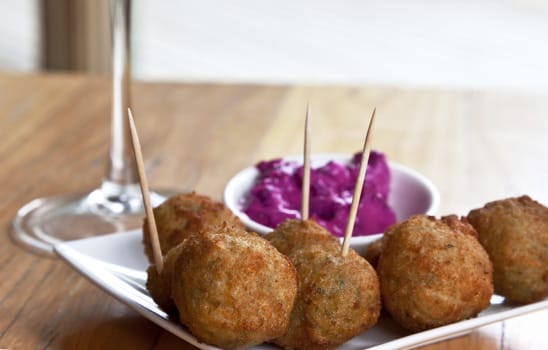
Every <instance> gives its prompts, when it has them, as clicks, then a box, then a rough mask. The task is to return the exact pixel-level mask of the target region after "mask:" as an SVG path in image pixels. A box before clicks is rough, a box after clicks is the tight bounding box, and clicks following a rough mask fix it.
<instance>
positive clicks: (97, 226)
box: [11, 182, 181, 256]
mask: <svg viewBox="0 0 548 350" xmlns="http://www.w3.org/2000/svg"><path fill="white" fill-rule="evenodd" d="M176 193H181V191H153V192H151V193H150V200H151V203H152V206H153V207H156V206H158V205H160V204H161V203H162V202H163V201H164V200H165V199H166V198H167V197H168V196H171V195H173V194H176ZM144 216H145V214H144V207H143V202H142V198H141V191H140V188H139V185H129V186H119V185H115V184H112V183H109V182H105V183H103V185H102V186H101V187H100V188H99V189H96V190H94V191H92V192H90V193H85V194H76V195H75V194H71V195H58V196H51V197H43V198H38V199H34V200H32V201H31V202H29V203H27V204H25V205H24V206H23V207H21V208H20V209H19V210H18V211H17V214H16V215H15V217H14V219H13V222H12V226H13V230H12V231H11V233H12V238H13V239H14V241H15V242H16V243H17V244H19V245H21V246H23V247H24V248H27V249H30V250H31V251H32V252H34V253H38V254H43V255H50V256H52V255H53V246H54V245H55V244H57V243H61V242H64V241H71V240H75V239H81V238H85V237H92V236H99V235H104V234H108V233H115V232H122V231H128V230H132V229H137V228H140V227H141V226H142V224H143V218H144Z"/></svg>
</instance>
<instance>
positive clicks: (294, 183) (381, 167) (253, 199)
mask: <svg viewBox="0 0 548 350" xmlns="http://www.w3.org/2000/svg"><path fill="white" fill-rule="evenodd" d="M360 160H361V154H359V153H358V154H356V155H354V157H353V158H352V161H351V162H350V164H341V163H337V162H334V161H330V162H328V163H327V164H325V165H323V166H321V167H318V168H314V169H311V171H310V217H311V218H312V219H314V220H315V221H317V222H318V223H319V224H320V225H322V226H323V227H325V228H326V229H328V230H329V231H330V232H331V233H332V234H333V235H335V236H339V237H342V236H344V230H345V228H346V222H347V219H348V213H349V211H350V204H351V203H352V193H353V192H354V185H355V182H356V178H357V176H358V171H359V167H360ZM256 168H257V170H258V171H259V177H258V180H257V182H256V183H255V185H254V186H253V188H252V189H251V191H250V193H249V194H248V196H247V197H246V198H245V200H244V203H243V204H244V205H243V207H244V212H245V213H246V214H247V215H248V216H249V217H250V218H251V219H253V220H254V221H256V222H258V223H260V224H263V225H265V226H268V227H272V228H274V227H276V226H277V225H278V224H279V223H280V222H282V221H283V220H285V219H288V218H291V219H298V218H300V210H301V183H302V171H303V168H302V166H300V165H299V164H298V163H297V162H294V161H284V160H281V159H274V160H270V161H263V162H260V163H258V164H257V165H256ZM389 187H390V170H389V168H388V164H387V162H386V158H385V156H384V154H382V153H380V152H376V151H372V152H371V154H370V156H369V162H368V164H367V172H366V175H365V183H364V186H363V190H362V194H361V198H360V205H359V206H358V214H357V216H356V222H355V225H354V234H353V235H354V236H363V235H370V234H374V233H379V232H384V231H385V230H386V229H387V228H388V226H390V225H392V224H393V223H395V222H396V215H395V214H394V211H393V210H392V208H390V207H389V206H388V204H387V199H388V193H389V189H390V188H389Z"/></svg>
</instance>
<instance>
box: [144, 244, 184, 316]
mask: <svg viewBox="0 0 548 350" xmlns="http://www.w3.org/2000/svg"><path fill="white" fill-rule="evenodd" d="M181 250H182V245H181V244H179V245H178V246H176V247H174V248H172V249H171V250H170V251H169V252H168V253H167V255H166V256H165V257H164V269H163V270H162V272H161V273H158V271H157V270H156V266H155V265H154V264H152V265H150V266H149V267H148V269H147V282H146V287H147V289H148V291H149V293H150V296H151V297H152V300H154V301H155V302H156V304H158V306H159V307H160V308H161V309H162V310H164V311H165V312H166V313H168V314H170V315H177V307H176V306H175V303H174V302H173V299H172V298H171V276H172V275H173V271H175V269H176V262H177V259H178V258H179V256H180V255H181Z"/></svg>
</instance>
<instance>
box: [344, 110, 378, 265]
mask: <svg viewBox="0 0 548 350" xmlns="http://www.w3.org/2000/svg"><path fill="white" fill-rule="evenodd" d="M376 111H377V108H375V109H373V113H372V114H371V119H370V120H369V126H368V127H367V133H366V134H365V141H364V143H363V150H362V160H361V162H360V170H359V172H358V178H357V179H356V185H355V186H354V195H353V196H352V204H351V206H350V213H349V214H348V221H347V223H346V230H345V232H344V241H343V245H342V250H341V254H342V256H346V255H347V254H348V249H349V247H350V238H351V237H352V231H353V229H354V222H355V221H356V214H357V212H358V205H359V204H360V196H361V194H362V188H363V180H364V179H365V172H366V170H367V162H368V161H369V153H370V150H371V147H370V145H371V133H372V130H373V122H374V120H375V112H376Z"/></svg>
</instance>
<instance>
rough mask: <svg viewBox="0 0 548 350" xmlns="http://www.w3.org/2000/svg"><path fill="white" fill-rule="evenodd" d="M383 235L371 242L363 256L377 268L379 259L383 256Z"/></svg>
mask: <svg viewBox="0 0 548 350" xmlns="http://www.w3.org/2000/svg"><path fill="white" fill-rule="evenodd" d="M383 238H384V236H383V237H381V238H379V239H377V240H375V241H373V242H371V243H370V244H369V245H368V246H367V247H366V248H365V251H364V252H363V257H364V258H365V260H367V262H369V264H371V266H372V267H373V268H374V269H375V270H376V269H377V266H378V265H379V259H380V258H381V253H382V248H383Z"/></svg>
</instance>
